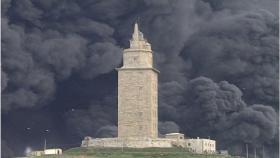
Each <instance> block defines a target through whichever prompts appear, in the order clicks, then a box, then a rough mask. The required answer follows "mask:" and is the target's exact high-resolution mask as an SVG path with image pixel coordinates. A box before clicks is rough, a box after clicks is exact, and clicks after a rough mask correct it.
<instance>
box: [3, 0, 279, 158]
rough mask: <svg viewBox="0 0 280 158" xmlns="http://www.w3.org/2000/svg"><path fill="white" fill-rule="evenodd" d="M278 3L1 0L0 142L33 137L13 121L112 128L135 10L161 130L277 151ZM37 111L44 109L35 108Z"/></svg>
mask: <svg viewBox="0 0 280 158" xmlns="http://www.w3.org/2000/svg"><path fill="white" fill-rule="evenodd" d="M277 6H278V2H277V1H275V0H267V1H262V0H234V1H230V0H135V1H130V0H106V1H100V0H83V1H78V0H68V1H56V0H48V1H44V0H40V1H38V0H5V1H2V8H1V9H2V17H1V21H2V30H1V33H2V41H1V42H2V60H1V62H2V68H1V85H2V89H1V90H2V102H1V103H2V111H3V112H4V113H3V116H2V117H3V120H2V128H3V135H2V136H3V138H2V140H3V139H4V140H6V144H9V145H5V147H6V149H4V150H6V151H10V152H7V153H12V151H11V150H14V151H15V153H19V152H21V151H22V150H23V149H22V148H25V146H22V145H19V146H10V144H11V142H13V141H15V140H16V141H17V142H22V143H17V144H24V141H26V142H28V141H27V140H26V139H27V138H30V139H31V138H33V135H32V136H31V135H29V137H28V136H26V135H22V134H20V131H22V129H21V128H24V127H25V126H31V125H33V124H36V122H41V123H42V124H44V123H47V125H48V127H52V128H55V129H56V130H55V133H53V135H56V138H57V139H60V140H59V141H58V142H59V143H65V144H66V143H68V142H71V141H69V140H79V141H80V139H82V138H83V137H84V136H87V135H89V136H94V137H112V136H116V134H117V133H116V132H117V129H116V124H117V123H116V120H117V119H116V118H117V102H116V101H117V99H116V75H117V74H116V73H115V72H114V68H116V67H119V66H120V65H121V60H122V59H121V57H122V50H121V48H126V47H128V41H129V39H130V38H131V32H132V25H133V23H134V22H135V21H136V20H137V19H140V20H139V23H140V29H141V31H143V32H144V35H145V36H146V37H147V39H148V41H149V42H150V43H151V44H152V48H153V50H154V60H155V65H156V68H158V69H159V70H160V71H161V73H160V76H159V79H160V83H159V121H160V122H159V132H160V133H161V134H165V133H168V132H182V133H185V135H186V136H190V137H197V136H199V137H208V136H210V137H211V138H214V139H217V141H218V147H219V148H220V149H229V150H230V152H231V153H233V154H244V144H246V143H247V144H249V145H250V146H254V145H255V144H259V145H260V146H261V145H264V146H265V151H266V152H267V156H269V157H271V158H274V157H277V146H278V145H279V142H278V139H276V138H277V136H278V135H279V131H278V128H277V127H278V122H277V118H278V116H279V112H278V111H279V108H278V104H279V99H278V94H279V91H278V79H279V78H278V74H279V69H278V65H279V63H278V60H279V56H278V47H279V45H278V43H277V39H278V26H279V24H278V23H279V18H278V17H277V14H278V8H277ZM200 76H205V77H200ZM23 113H24V114H25V115H23ZM41 113H43V116H49V117H32V116H33V115H35V114H36V116H37V115H38V114H41ZM25 117H26V119H28V121H23V120H22V119H23V118H25ZM11 120H17V121H18V124H21V126H19V127H18V126H15V125H14V126H13V125H11V124H9V121H11ZM13 122H15V121H13ZM34 122H35V123H34ZM34 126H35V125H34ZM40 128H43V127H41V126H40ZM65 129H67V131H68V132H64V131H65ZM12 135H14V137H12ZM34 135H36V134H34ZM23 137H26V139H23ZM36 138H40V136H39V134H37V135H36ZM34 143H35V142H34ZM37 144H38V143H37ZM58 146H59V144H58ZM260 146H256V147H258V148H259V147H260ZM10 149H11V150H10ZM2 153H3V152H2ZM268 154H270V155H268Z"/></svg>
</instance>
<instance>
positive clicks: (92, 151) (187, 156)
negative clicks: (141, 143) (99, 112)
mask: <svg viewBox="0 0 280 158" xmlns="http://www.w3.org/2000/svg"><path fill="white" fill-rule="evenodd" d="M41 158H233V157H225V156H221V155H205V154H194V153H191V152H188V151H187V150H186V149H183V148H144V149H136V148H123V149H122V148H72V149H69V150H66V151H64V153H63V155H60V156H42V157H41Z"/></svg>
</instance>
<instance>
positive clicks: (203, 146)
mask: <svg viewBox="0 0 280 158" xmlns="http://www.w3.org/2000/svg"><path fill="white" fill-rule="evenodd" d="M185 141H186V143H187V144H186V147H187V148H189V149H190V150H191V151H192V152H195V153H201V154H202V153H215V152H216V141H215V140H211V139H200V138H199V137H197V139H185Z"/></svg>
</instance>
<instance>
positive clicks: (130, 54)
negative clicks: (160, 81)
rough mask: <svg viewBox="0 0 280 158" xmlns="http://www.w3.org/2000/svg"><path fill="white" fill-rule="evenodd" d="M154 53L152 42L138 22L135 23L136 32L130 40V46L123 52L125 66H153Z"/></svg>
mask: <svg viewBox="0 0 280 158" xmlns="http://www.w3.org/2000/svg"><path fill="white" fill-rule="evenodd" d="M152 67H153V54H152V49H151V45H150V43H148V41H147V40H146V39H145V38H144V36H143V33H142V32H141V31H140V30H139V27H138V24H137V23H135V25H134V32H133V35H132V39H131V40H130V48H128V49H125V50H124V53H123V68H152Z"/></svg>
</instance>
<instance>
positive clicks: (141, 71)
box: [117, 23, 159, 139]
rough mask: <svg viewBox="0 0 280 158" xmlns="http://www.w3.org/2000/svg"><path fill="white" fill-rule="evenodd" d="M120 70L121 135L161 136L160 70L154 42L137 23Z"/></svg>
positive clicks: (119, 128) (119, 127)
mask: <svg viewBox="0 0 280 158" xmlns="http://www.w3.org/2000/svg"><path fill="white" fill-rule="evenodd" d="M117 71H118V138H125V139H126V138H140V139H141V138H143V139H145V138H152V139H153V138H157V137H158V73H159V71H158V70H156V69H154V68H153V53H152V49H151V45H150V44H149V43H148V42H147V40H146V39H145V38H144V36H143V34H142V32H140V31H139V28H138V24H137V23H136V24H135V26H134V32H133V35H132V39H131V40H130V48H128V49H125V50H124V52H123V66H122V67H121V68H118V69H117Z"/></svg>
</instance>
